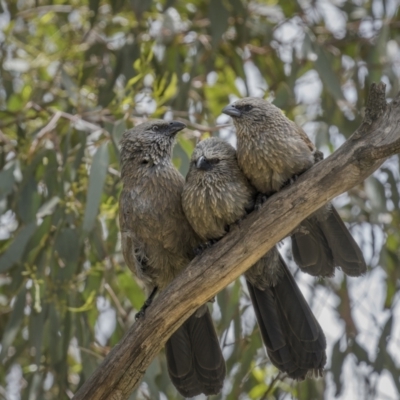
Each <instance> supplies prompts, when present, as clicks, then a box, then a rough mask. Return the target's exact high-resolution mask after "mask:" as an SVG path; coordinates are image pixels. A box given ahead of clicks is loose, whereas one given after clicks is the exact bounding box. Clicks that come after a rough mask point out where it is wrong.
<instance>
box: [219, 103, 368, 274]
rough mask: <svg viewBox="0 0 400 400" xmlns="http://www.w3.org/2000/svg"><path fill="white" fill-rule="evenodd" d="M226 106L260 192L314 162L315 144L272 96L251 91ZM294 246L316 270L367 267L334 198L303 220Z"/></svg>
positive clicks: (243, 163) (304, 265)
mask: <svg viewBox="0 0 400 400" xmlns="http://www.w3.org/2000/svg"><path fill="white" fill-rule="evenodd" d="M222 112H223V113H224V114H227V115H230V116H231V117H232V119H233V123H234V125H235V127H236V135H237V157H238V163H239V166H240V168H241V169H242V171H243V172H244V174H245V175H246V177H247V178H248V179H249V181H250V182H251V184H252V185H253V186H254V187H255V188H256V189H257V190H258V192H260V193H262V194H264V195H267V196H269V195H271V194H273V193H275V192H277V191H279V190H281V189H282V187H283V186H284V185H285V184H286V183H288V182H290V181H291V180H292V179H293V178H296V177H297V176H298V175H300V174H301V173H303V172H304V171H306V170H307V169H309V168H311V167H312V166H313V165H314V163H315V159H316V155H317V150H316V148H315V146H314V144H313V143H312V142H311V140H310V139H309V138H308V136H307V135H306V133H305V132H304V131H303V130H302V129H301V128H300V127H298V126H297V125H296V124H295V123H294V122H292V121H291V120H289V119H288V118H286V116H285V115H283V113H282V111H281V110H280V109H279V108H277V107H275V106H274V105H273V104H271V103H270V102H268V101H266V100H264V99H260V98H252V97H248V98H244V99H240V100H237V101H236V102H234V103H233V104H231V105H228V106H227V107H225V108H224V109H223V110H222ZM292 249H293V255H294V259H295V261H296V263H297V264H298V265H299V266H300V268H301V269H302V270H303V271H305V272H307V273H309V274H311V275H314V276H333V275H334V272H335V267H340V268H341V269H342V270H343V272H344V273H345V274H347V275H349V276H360V275H362V274H363V273H365V271H366V265H365V261H364V257H363V255H362V252H361V250H360V248H359V247H358V245H357V243H356V242H355V240H354V239H353V237H352V236H351V234H350V232H349V230H348V229H347V227H346V226H345V224H344V223H343V221H342V219H341V218H340V216H339V214H338V212H337V211H336V210H335V208H334V207H333V206H332V204H330V203H329V204H327V205H326V206H324V207H322V208H321V209H319V210H318V211H316V212H315V213H313V214H312V215H311V216H310V217H308V218H307V219H306V220H304V221H303V222H302V224H301V226H300V229H298V230H296V231H295V232H294V234H293V235H292Z"/></svg>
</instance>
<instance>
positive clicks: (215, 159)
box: [208, 158, 219, 164]
mask: <svg viewBox="0 0 400 400" xmlns="http://www.w3.org/2000/svg"><path fill="white" fill-rule="evenodd" d="M208 162H209V163H210V164H218V163H219V158H212V159H210V160H208Z"/></svg>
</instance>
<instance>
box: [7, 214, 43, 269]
mask: <svg viewBox="0 0 400 400" xmlns="http://www.w3.org/2000/svg"><path fill="white" fill-rule="evenodd" d="M35 230H36V223H35V222H31V223H30V224H29V225H26V226H24V227H23V228H22V229H21V230H20V231H19V232H18V234H17V236H16V237H15V238H14V240H13V241H12V243H11V244H10V246H9V248H8V249H7V251H6V252H5V253H4V254H3V255H2V256H1V258H0V273H1V272H5V271H7V270H8V269H10V268H11V267H12V266H13V265H14V264H15V263H17V262H19V261H20V260H21V258H22V256H23V254H24V250H25V247H26V245H27V244H28V241H29V239H30V238H31V236H32V235H33V233H34V232H35Z"/></svg>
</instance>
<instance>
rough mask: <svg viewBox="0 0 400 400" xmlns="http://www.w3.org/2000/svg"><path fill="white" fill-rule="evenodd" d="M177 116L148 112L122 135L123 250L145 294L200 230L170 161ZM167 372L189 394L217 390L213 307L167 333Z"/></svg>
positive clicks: (176, 266)
mask: <svg viewBox="0 0 400 400" xmlns="http://www.w3.org/2000/svg"><path fill="white" fill-rule="evenodd" d="M184 127H185V125H184V124H182V123H181V122H178V121H171V122H166V121H163V120H151V121H149V122H145V123H143V124H140V125H138V126H136V127H135V128H133V129H131V130H128V131H127V132H125V133H124V134H123V137H122V139H121V167H122V169H121V177H122V182H123V190H122V192H121V195H120V201H119V223H120V229H121V241H122V252H123V255H124V259H125V262H126V264H127V265H128V267H129V268H130V269H131V271H132V272H133V273H134V274H135V275H136V277H137V278H138V279H139V281H140V282H142V284H143V286H144V288H145V291H146V294H147V296H148V299H147V300H146V302H145V304H144V305H143V308H142V309H141V310H140V312H139V313H138V314H137V318H143V317H145V309H146V307H148V306H149V305H150V304H151V301H152V299H153V297H154V296H155V294H156V293H157V291H161V290H163V289H164V288H165V287H166V286H167V285H168V284H169V283H170V282H171V281H172V280H173V279H174V278H175V277H176V276H177V275H178V274H179V273H180V272H181V271H182V270H183V269H184V268H185V267H186V266H187V265H188V263H189V262H190V260H191V259H192V258H193V257H194V248H196V247H197V246H198V244H199V238H198V236H197V235H196V233H195V232H194V231H193V229H192V228H191V226H190V224H189V223H188V221H187V219H186V217H185V214H184V213H183V209H182V204H181V195H182V189H183V185H184V178H183V177H182V175H181V174H180V173H179V172H178V171H177V170H176V168H175V167H174V166H173V164H172V149H173V145H174V141H175V135H176V133H177V132H179V131H180V130H182V129H183V128H184ZM166 357H167V364H168V372H169V375H170V378H171V380H172V382H173V384H174V385H175V387H176V388H177V390H178V391H179V392H180V393H181V394H182V395H183V396H186V397H192V396H195V395H198V394H200V393H204V394H206V395H210V394H217V393H219V392H220V390H221V388H222V386H223V382H224V378H225V362H224V359H223V356H222V352H221V349H220V346H219V341H218V337H217V335H216V332H215V329H214V326H213V322H212V319H211V316H210V312H209V310H208V308H207V306H206V305H203V306H202V307H201V308H200V309H198V310H197V311H196V312H195V313H194V314H193V315H192V316H191V317H190V318H189V319H188V320H187V321H186V322H185V323H184V324H183V325H182V326H181V327H180V328H179V329H178V330H177V331H176V332H175V333H174V334H173V335H172V336H171V338H170V339H169V340H168V341H167V343H166Z"/></svg>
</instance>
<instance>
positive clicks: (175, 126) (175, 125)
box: [166, 121, 186, 136]
mask: <svg viewBox="0 0 400 400" xmlns="http://www.w3.org/2000/svg"><path fill="white" fill-rule="evenodd" d="M185 128H186V125H185V124H184V123H182V122H179V121H171V122H170V123H169V124H168V128H167V132H166V133H167V134H168V135H171V136H174V135H176V134H177V133H178V132H179V131H181V130H182V129H185Z"/></svg>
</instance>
